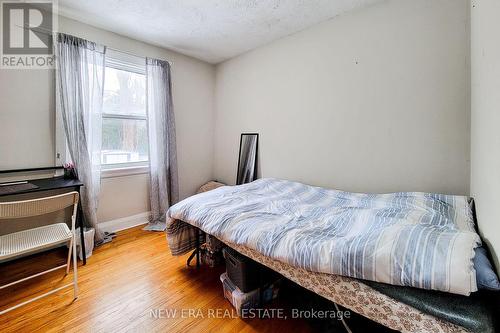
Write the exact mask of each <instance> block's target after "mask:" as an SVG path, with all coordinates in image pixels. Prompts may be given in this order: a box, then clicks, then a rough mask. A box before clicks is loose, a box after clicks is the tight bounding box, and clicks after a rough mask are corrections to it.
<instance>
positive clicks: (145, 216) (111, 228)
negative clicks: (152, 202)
mask: <svg viewBox="0 0 500 333" xmlns="http://www.w3.org/2000/svg"><path fill="white" fill-rule="evenodd" d="M150 215H151V212H144V213H140V214H136V215H132V216H126V217H122V218H119V219H116V220H111V221H105V222H100V223H99V227H100V228H101V230H102V231H107V232H117V231H121V230H125V229H130V228H133V227H137V226H139V225H143V224H147V223H148V220H149V216H150Z"/></svg>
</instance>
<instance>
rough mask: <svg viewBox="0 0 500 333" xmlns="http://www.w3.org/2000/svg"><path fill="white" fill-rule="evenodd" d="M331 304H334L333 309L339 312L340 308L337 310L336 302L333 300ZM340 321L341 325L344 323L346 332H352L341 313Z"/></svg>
mask: <svg viewBox="0 0 500 333" xmlns="http://www.w3.org/2000/svg"><path fill="white" fill-rule="evenodd" d="M333 305H335V309H336V310H337V314H339V313H340V310H339V307H338V305H337V303H335V302H333ZM340 321H341V322H342V325H344V328H345V330H346V331H347V333H352V331H351V329H350V328H349V326H347V323H346V322H345V320H344V316H343V315H342V317H340Z"/></svg>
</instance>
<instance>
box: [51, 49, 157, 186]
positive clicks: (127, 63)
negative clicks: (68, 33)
mask: <svg viewBox="0 0 500 333" xmlns="http://www.w3.org/2000/svg"><path fill="white" fill-rule="evenodd" d="M104 66H105V67H112V68H116V69H121V70H126V71H130V72H134V73H137V74H142V75H145V74H146V68H145V59H144V58H141V57H138V56H134V55H131V54H128V53H124V52H120V51H117V50H113V49H110V48H108V49H107V51H106V61H105V63H104ZM55 118H56V119H55V122H56V124H55V152H56V153H55V156H54V159H55V163H56V165H60V166H62V165H63V164H64V163H66V162H68V161H70V154H69V150H68V144H67V142H66V133H65V130H64V125H63V120H62V115H61V114H60V112H59V111H56V117H55ZM102 118H103V119H104V118H119V119H132V120H146V121H147V116H138V115H125V114H114V113H113V114H110V113H104V112H103V113H102ZM148 158H149V157H148ZM146 173H149V161H143V162H132V163H118V164H101V178H115V177H126V176H131V175H139V174H146Z"/></svg>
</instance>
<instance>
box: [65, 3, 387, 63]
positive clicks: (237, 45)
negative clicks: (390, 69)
mask: <svg viewBox="0 0 500 333" xmlns="http://www.w3.org/2000/svg"><path fill="white" fill-rule="evenodd" d="M378 1H380V0H85V1H82V0H59V12H60V14H61V15H63V16H66V17H69V18H72V19H75V20H78V21H81V22H84V23H88V24H91V25H94V26H97V27H100V28H103V29H106V30H109V31H113V32H116V33H118V34H121V35H124V36H128V37H131V38H135V39H138V40H141V41H144V42H148V43H150V44H154V45H157V46H161V47H164V48H168V49H171V50H175V51H177V52H179V53H183V54H186V55H190V56H192V57H195V58H198V59H202V60H205V61H207V62H210V63H218V62H221V61H224V60H226V59H229V58H232V57H234V56H236V55H238V54H241V53H243V52H245V51H248V50H251V49H253V48H256V47H258V46H260V45H264V44H266V43H269V42H270V41H273V40H276V39H278V38H281V37H284V36H287V35H290V34H292V33H294V32H297V31H300V30H303V29H305V28H307V27H309V26H312V25H314V24H317V23H319V22H322V21H326V20H328V19H330V18H332V17H334V16H336V15H339V14H342V13H345V12H347V11H349V10H352V9H354V8H359V7H362V6H366V5H369V4H372V3H375V2H378Z"/></svg>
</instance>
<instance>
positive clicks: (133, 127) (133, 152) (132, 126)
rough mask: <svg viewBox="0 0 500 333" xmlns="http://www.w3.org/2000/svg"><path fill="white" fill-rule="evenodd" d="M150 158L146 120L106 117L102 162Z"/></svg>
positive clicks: (109, 162)
mask: <svg viewBox="0 0 500 333" xmlns="http://www.w3.org/2000/svg"><path fill="white" fill-rule="evenodd" d="M147 160H148V132H147V125H146V121H145V120H134V119H117V118H104V119H103V121H102V149H101V163H102V164H118V163H131V162H142V161H147Z"/></svg>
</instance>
